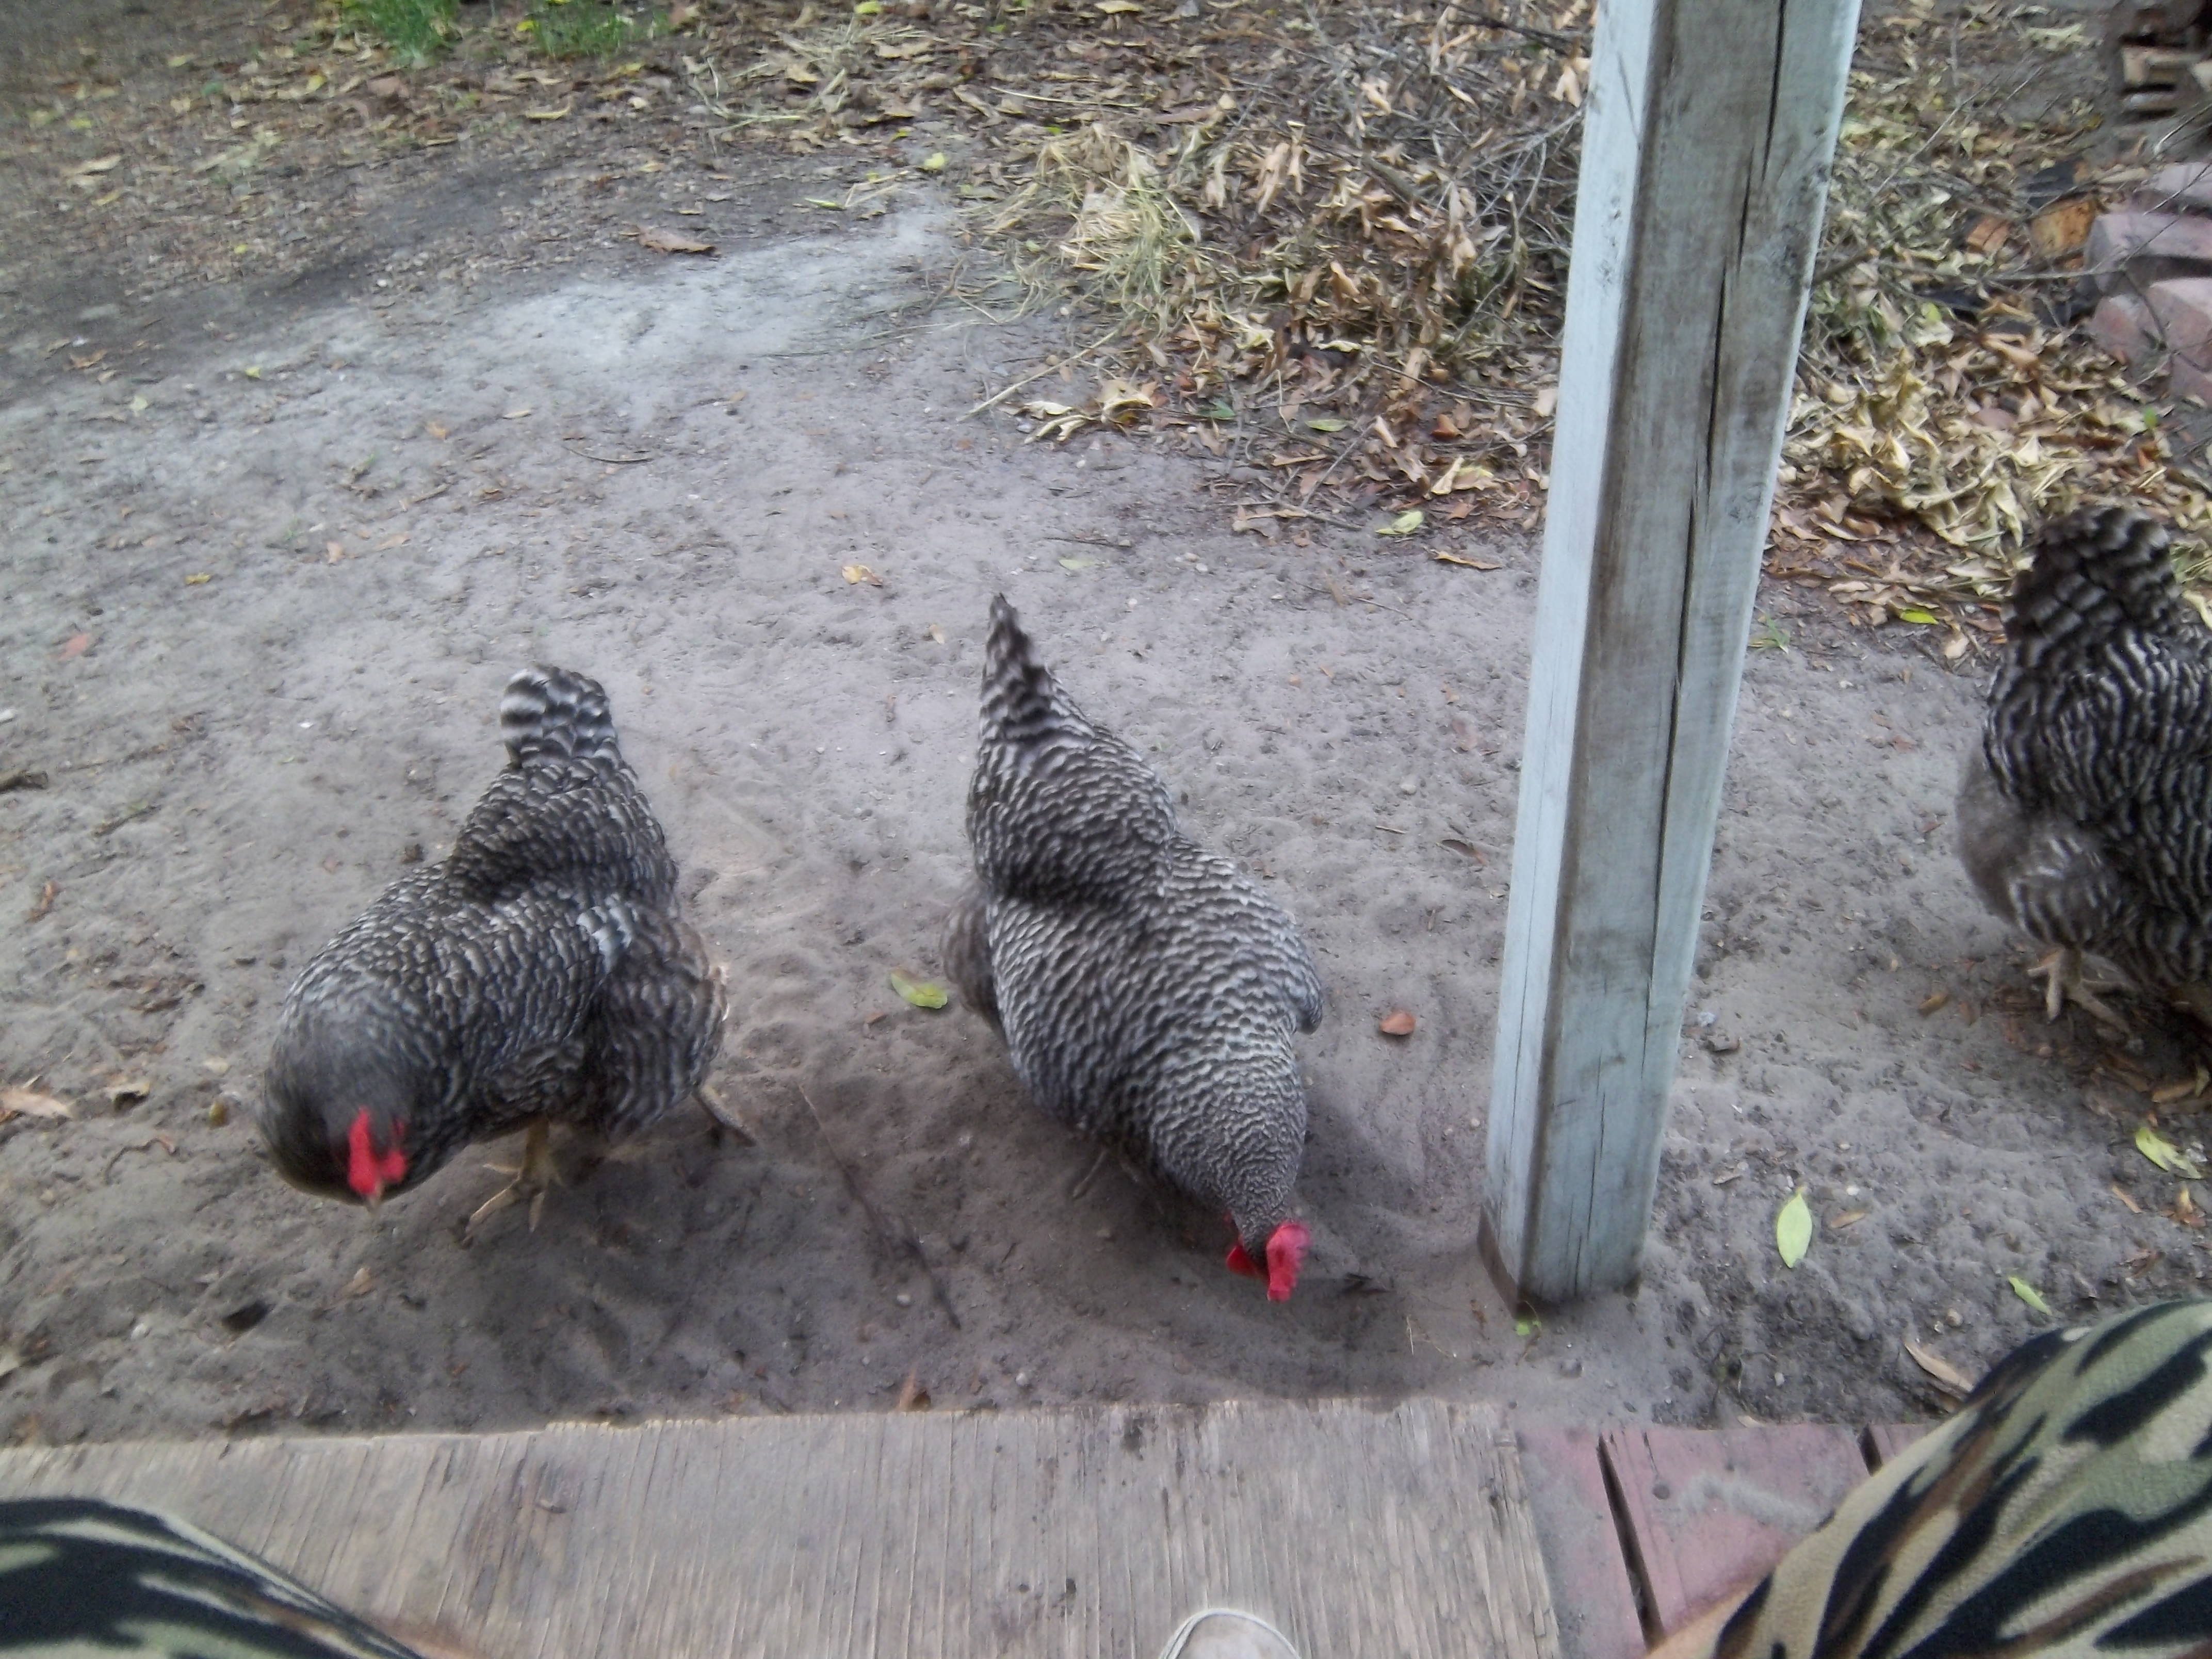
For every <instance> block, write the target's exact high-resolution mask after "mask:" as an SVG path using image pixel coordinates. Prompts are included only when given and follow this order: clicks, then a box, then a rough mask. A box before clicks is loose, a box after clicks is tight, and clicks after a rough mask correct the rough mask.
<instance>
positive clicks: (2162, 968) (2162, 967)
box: [1958, 507, 2212, 1023]
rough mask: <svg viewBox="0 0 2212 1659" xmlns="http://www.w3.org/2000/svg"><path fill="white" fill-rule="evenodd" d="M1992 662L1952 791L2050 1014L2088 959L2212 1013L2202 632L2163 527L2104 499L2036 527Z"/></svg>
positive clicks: (2210, 682) (2208, 707)
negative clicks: (2026, 946)
mask: <svg viewBox="0 0 2212 1659" xmlns="http://www.w3.org/2000/svg"><path fill="white" fill-rule="evenodd" d="M2005 634H2006V645H2005V655H2004V660H2003V662H2002V665H2000V667H1999V668H1998V670H1997V675H1996V682H1995V683H1994V684H1992V685H1991V686H1990V698H1989V708H1988V713H1987V714H1986V716H1985V717H1984V722H1983V727H1982V742H1981V745H1980V748H1979V749H1978V750H1977V751H1976V752H1975V753H1973V754H1972V755H1970V756H1969V757H1967V761H1966V766H1965V768H1964V770H1963V775H1962V778H1961V781H1960V789H1959V815H1958V816H1959V845H1960V856H1961V857H1962V858H1963V860H1965V863H1966V871H1967V873H1968V874H1969V875H1970V876H1971V877H1972V879H1973V883H1974V885H1975V887H1976V889H1977V890H1978V891H1979V892H1980V893H1981V895H1982V897H1983V898H1984V900H1985V901H1986V902H1988V903H1989V905H1990V908H1992V909H1993V910H1995V911H1996V913H1997V914H1998V915H2002V916H2003V917H2005V918H2006V919H2007V920H2008V921H2011V922H2013V923H2014V924H2015V926H2017V927H2020V928H2021V931H2022V932H2024V933H2027V934H2028V935H2029V936H2030V937H2032V938H2033V939H2036V940H2037V941H2038V942H2039V943H2041V944H2043V945H2048V946H2051V947H2052V948H2051V955H2050V956H2049V957H2046V958H2045V961H2044V962H2043V963H2041V964H2039V966H2038V967H2037V968H2036V969H2033V972H2034V973H2035V974H2036V975H2037V976H2038V977H2039V978H2045V979H2047V980H2048V981H2049V986H2048V996H2047V1001H2046V1006H2047V1008H2048V1011H2049V1012H2050V1015H2051V1018H2053V1019H2056V1018H2057V1017H2058V1012H2059V1010H2060V1009H2061V1007H2062V1006H2063V1005H2064V1002H2065V1000H2066V999H2067V998H2069V997H2071V998H2072V999H2074V1000H2075V1001H2077V1002H2079V1003H2081V1005H2082V1006H2084V1007H2086V1008H2087V1009H2089V1010H2090V1012H2093V1013H2095V1014H2097V1015H2099V1016H2100V1018H2105V1019H2107V1020H2112V1021H2113V1022H2114V1023H2118V1019H2117V1016H2115V1015H2113V1014H2112V1012H2111V1011H2110V1010H2109V1009H2108V1008H2106V1006H2105V1005H2104V1004H2103V1003H2102V1002H2101V1001H2100V1000H2098V998H2097V997H2096V995H2095V994H2094V989H2093V987H2090V986H2088V985H2086V984H2084V982H2083V981H2082V966H2083V962H2082V959H2083V957H2084V956H2085V955H2088V954H2094V955H2097V956H2100V957H2104V958H2106V960H2108V961H2110V962H2111V963H2113V964H2115V965H2116V966H2118V968H2119V969H2121V970H2122V971H2123V972H2124V973H2125V974H2126V975H2128V977H2129V978H2130V980H2132V981H2134V982H2135V983H2136V985H2137V986H2138V987H2141V988H2142V989H2143V990H2145V991H2147V992H2149V993H2151V994H2155V995H2160V996H2165V997H2170V998H2173V999H2175V1000H2179V1001H2182V1002H2185V1003H2187V1004H2188V1005H2189V1006H2192V1007H2194V1008H2195V1009H2196V1010H2197V1012H2198V1013H2199V1014H2200V1016H2203V1017H2205V1018H2208V1019H2212V633H2208V632H2207V630H2206V629H2205V628H2204V625H2203V623H2201V622H2199V621H2198V619H2197V617H2196V615H2195V614H2194V613H2193V612H2192V611H2191V609H2190V607H2189V605H2188V603H2187V601H2186V600H2185V599H2183V597H2182V593H2181V586H2180V583H2179V581H2178V580H2176V578H2175V576H2174V572H2173V563H2172V557H2171V555H2170V552H2169V549H2168V544H2167V539H2166V532H2165V531H2164V530H2163V529H2161V528H2160V526H2157V525H2155V524H2154V523H2153V522H2152V521H2151V520H2148V519H2145V518H2143V517H2142V516H2141V515H2140V514H2138V513H2131V512H2129V511H2127V510H2125V509H2123V508H2118V507H2104V508H2098V509H2093V510H2088V511H2084V512H2081V513H2074V514H2071V515H2070V516H2069V517H2067V518H2064V519H2061V520H2057V521H2056V522H2054V523H2052V524H2051V525H2050V526H2048V527H2047V528H2045V531H2044V532H2043V534H2042V536H2041V537H2040V538H2039V540H2038V542H2037V544H2036V548H2035V553H2034V556H2033V561H2032V562H2030V563H2029V565H2028V567H2027V569H2025V570H2024V571H2022V572H2021V574H2019V576H2017V577H2016V578H2015V580H2014V582H2013V592H2012V602H2011V604H2010V605H2008V606H2007V608H2006V611H2005Z"/></svg>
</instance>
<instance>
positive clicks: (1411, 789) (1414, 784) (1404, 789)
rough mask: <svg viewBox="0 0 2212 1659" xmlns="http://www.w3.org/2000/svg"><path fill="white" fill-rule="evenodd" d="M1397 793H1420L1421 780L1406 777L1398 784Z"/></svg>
mask: <svg viewBox="0 0 2212 1659" xmlns="http://www.w3.org/2000/svg"><path fill="white" fill-rule="evenodd" d="M1398 793H1400V794H1401V795H1418V794H1419V793H1421V781H1420V780H1419V778H1407V780H1406V781H1405V782H1403V783H1401V784H1400V785H1399V786H1398Z"/></svg>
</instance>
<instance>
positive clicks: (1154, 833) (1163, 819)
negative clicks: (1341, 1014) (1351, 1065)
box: [945, 595, 1322, 1302]
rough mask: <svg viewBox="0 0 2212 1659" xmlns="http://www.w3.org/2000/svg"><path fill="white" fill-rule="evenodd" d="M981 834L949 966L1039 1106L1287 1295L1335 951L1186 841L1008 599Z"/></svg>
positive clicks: (971, 806)
mask: <svg viewBox="0 0 2212 1659" xmlns="http://www.w3.org/2000/svg"><path fill="white" fill-rule="evenodd" d="M968 837H969V842H971V843H973V846H974V849H975V881H974V883H972V884H970V885H969V889H968V890H967V891H966V892H964V893H963V895H962V896H961V898H960V902H958V904H957V905H956V906H955V907H954V909H953V913H952V916H951V921H950V922H949V924H948V926H947V927H946V931H945V961H946V967H947V969H948V971H950V973H951V975H952V977H953V979H954V980H955V981H956V982H957V984H958V985H959V987H960V989H961V993H962V994H963V996H964V997H965V998H966V999H967V1000H968V1002H969V1005H970V1006H973V1007H975V1008H976V1009H977V1010H979V1011H980V1012H982V1013H984V1014H986V1015H987V1016H988V1017H989V1018H991V1019H992V1020H993V1022H994V1024H997V1025H998V1026H999V1028H1000V1030H1001V1031H1002V1032H1003V1033H1004V1034H1005V1036H1006V1047H1007V1049H1008V1051H1009V1052H1010V1054H1012V1059H1013V1063H1014V1070H1015V1072H1016V1073H1018V1075H1019V1076H1020V1078H1021V1080H1022V1083H1023V1085H1024V1087H1025V1088H1027V1089H1028V1091H1029V1092H1030V1097H1032V1098H1033V1099H1034V1100H1036V1103H1038V1104H1039V1105H1040V1106H1042V1107H1043V1108H1044V1109H1045V1110H1047V1111H1048V1112H1049V1113H1051V1114H1052V1115H1054V1117H1056V1118H1059V1119H1060V1121H1063V1122H1065V1123H1066V1124H1068V1125H1069V1126H1070V1127H1073V1128H1074V1129H1076V1130H1078V1131H1079V1132H1080V1133H1085V1134H1088V1135H1091V1136H1093V1137H1095V1138H1097V1139H1099V1140H1101V1141H1103V1143H1105V1144H1106V1145H1107V1146H1109V1147H1111V1148H1113V1149H1114V1150H1115V1151H1116V1152H1120V1153H1121V1155H1123V1156H1124V1157H1125V1158H1128V1159H1130V1160H1131V1161H1132V1162H1133V1163H1134V1164H1138V1165H1139V1166H1140V1167H1142V1168H1144V1169H1146V1170H1149V1171H1150V1172H1152V1174H1154V1175H1156V1176H1159V1177H1161V1178H1163V1179H1164V1180H1165V1181H1166V1182H1168V1183H1169V1184H1170V1185H1171V1186H1173V1187H1176V1188H1180V1189H1181V1190H1182V1191H1183V1192H1185V1193H1188V1194H1190V1195H1191V1196H1193V1197H1194V1198H1196V1199H1198V1200H1200V1201H1201V1202H1204V1203H1207V1204H1211V1205H1214V1206H1219V1207H1220V1208H1221V1209H1222V1210H1224V1211H1225V1212H1227V1215H1228V1218H1229V1220H1230V1223H1231V1225H1232V1226H1233V1227H1234V1228H1235V1229H1236V1231H1237V1243H1236V1244H1235V1246H1234V1247H1233V1248H1232V1249H1231V1251H1230V1254H1229V1265H1230V1267H1231V1268H1233V1269H1235V1270H1236V1271H1237V1272H1239V1273H1247V1274H1249V1275H1251V1276H1253V1277H1260V1276H1262V1275H1263V1274H1264V1276H1265V1278H1266V1279H1267V1294H1268V1296H1269V1297H1271V1298H1272V1299H1273V1300H1275V1301H1278V1302H1279V1301H1283V1300H1285V1299H1286V1298H1287V1297H1289V1296H1290V1294H1291V1287H1292V1286H1293V1285H1295V1284H1296V1283H1297V1275H1298V1267H1299V1265H1300V1263H1301V1262H1302V1261H1303V1260H1304V1254H1305V1248H1306V1242H1307V1233H1306V1229H1305V1227H1304V1224H1303V1223H1301V1222H1298V1221H1296V1220H1294V1219H1291V1215H1290V1211H1291V1188H1292V1186H1293V1184H1294V1183H1295V1182H1297V1175H1298V1164H1299V1161H1300V1159H1301V1158H1302V1156H1303V1154H1304V1150H1305V1133H1306V1100H1305V1089H1304V1084H1303V1082H1302V1080H1301V1079H1300V1076H1299V1072H1298V1062H1297V1054H1296V1053H1295V1051H1294V1049H1293V1047H1292V1044H1291V1036H1292V1034H1293V1033H1294V1032H1297V1031H1310V1030H1313V1029H1314V1027H1315V1026H1316V1025H1317V1024H1320V1023H1321V1015H1322V985H1321V976H1320V975H1319V974H1318V973H1317V972H1316V970H1315V968H1314V963H1313V957H1312V955H1311V953H1310V951H1308V950H1307V948H1306V943H1305V940H1304V939H1303V938H1302V937H1301V936H1300V935H1299V933H1298V930H1297V924H1295V923H1294V922H1292V921H1291V918H1290V917H1289V916H1288V915H1285V914H1284V912H1283V910H1282V908H1281V907H1280V906H1279V905H1277V904H1275V903H1274V902H1273V901H1271V900H1270V899H1268V898H1267V896H1265V895H1264V894H1262V893H1261V891H1260V890H1258V889H1257V888H1256V887H1255V886H1254V885H1253V884H1251V882H1249V880H1247V879H1246V878H1244V876H1243V874H1242V873H1241V872H1239V871H1238V870H1237V867H1236V866H1234V865H1233V864H1231V863H1230V861H1229V860H1226V859H1225V858H1222V857H1220V856H1219V855H1218V854H1213V853H1210V852H1208V851H1206V849H1205V848H1202V847H1200V846H1199V845H1198V844H1197V843H1196V842H1193V841H1191V840H1189V839H1188V838H1187V837H1186V836H1183V835H1182V832H1181V831H1180V830H1179V829H1177V828H1176V817H1175V811H1174V807H1173V805H1172V803H1171V802H1170V799H1169V795H1168V789H1167V786H1166V785H1165V784H1164V783H1163V782H1162V781H1160V779H1159V777H1158V775H1157V774H1156V773H1154V772H1153V771H1152V769H1151V768H1150V767H1149V766H1147V765H1146V764H1145V763H1144V761H1143V760H1142V759H1141V758H1139V756H1138V754H1137V752H1136V750H1133V749H1132V748H1130V747H1129V745H1128V744H1126V743H1124V742H1122V741H1121V739H1120V738H1116V737H1115V736H1114V735H1113V734H1112V733H1110V732H1106V731H1104V730H1103V729H1101V728H1100V727H1098V726H1093V725H1092V724H1091V722H1090V721H1089V720H1086V719H1085V718H1084V715H1083V714H1082V711H1081V710H1079V708H1076V706H1075V704H1074V702H1073V701H1072V700H1071V699H1070V698H1069V697H1068V695H1067V693H1066V691H1065V690H1062V689H1061V688H1060V683H1059V681H1058V680H1056V679H1055V678H1054V677H1053V674H1052V671H1050V670H1049V669H1048V668H1046V667H1045V666H1044V665H1042V663H1040V662H1038V661H1037V659H1036V654H1035V652H1034V650H1033V648H1032V647H1031V644H1030V638H1029V635H1027V634H1025V633H1024V632H1023V630H1022V627H1021V624H1020V623H1019V622H1018V620H1017V619H1016V617H1015V615H1014V610H1013V607H1012V605H1008V604H1007V603H1006V599H1005V597H1004V596H1003V595H1001V596H1000V597H998V598H996V599H993V600H992V602H991V627H990V636H989V641H988V643H987V646H986V647H985V653H984V661H983V706H982V726H981V745H980V747H979V749H978V750H977V754H976V761H975V779H974V781H973V782H972V783H971V784H970V785H969V792H968ZM1262 1264H1264V1265H1262Z"/></svg>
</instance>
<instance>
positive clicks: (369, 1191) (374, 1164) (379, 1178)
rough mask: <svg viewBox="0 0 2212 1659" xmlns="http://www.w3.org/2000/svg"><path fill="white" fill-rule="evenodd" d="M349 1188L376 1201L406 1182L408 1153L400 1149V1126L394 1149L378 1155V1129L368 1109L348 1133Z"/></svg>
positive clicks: (396, 1128)
mask: <svg viewBox="0 0 2212 1659" xmlns="http://www.w3.org/2000/svg"><path fill="white" fill-rule="evenodd" d="M346 1152H347V1157H346V1185H347V1186H349V1187H350V1188H353V1189H354V1191H356V1193H359V1194H361V1195H362V1197H363V1198H375V1197H376V1196H378V1195H379V1194H381V1193H382V1192H383V1191H384V1189H385V1188H386V1187H390V1186H392V1185H394V1184H396V1183H397V1182H401V1181H404V1180H405V1179H406V1176H407V1154H406V1153H404V1152H401V1151H400V1150H399V1131H398V1127H394V1128H393V1129H392V1150H391V1151H390V1152H378V1151H377V1150H376V1135H375V1130H374V1126H373V1125H372V1124H371V1123H370V1121H369V1117H368V1108H367V1107H365V1106H364V1107H363V1108H362V1109H361V1110H360V1111H359V1112H357V1113H356V1114H355V1115H354V1120H353V1127H351V1128H350V1129H349V1130H347V1131H346Z"/></svg>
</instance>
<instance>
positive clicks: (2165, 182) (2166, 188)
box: [2135, 161, 2212, 213]
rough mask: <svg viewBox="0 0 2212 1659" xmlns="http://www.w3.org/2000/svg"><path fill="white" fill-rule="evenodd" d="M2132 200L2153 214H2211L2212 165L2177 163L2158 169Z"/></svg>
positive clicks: (2207, 163)
mask: <svg viewBox="0 0 2212 1659" xmlns="http://www.w3.org/2000/svg"><path fill="white" fill-rule="evenodd" d="M2135 199H2136V203H2137V204H2140V205H2141V206H2142V208H2143V209H2144V210H2147V211H2148V212H2152V213H2176V212H2196V213H2212V161H2180V162H2177V163H2175V164H2174V165H2173V166H2172V167H2160V169H2159V170H2158V171H2157V172H2156V173H2152V174H2151V176H2150V178H2149V179H2148V180H2147V181H2146V182H2145V183H2144V185H2143V187H2142V189H2141V190H2139V191H2136V197H2135Z"/></svg>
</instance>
